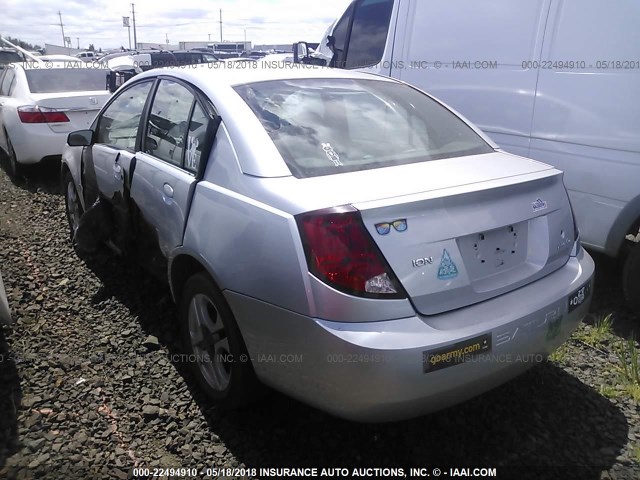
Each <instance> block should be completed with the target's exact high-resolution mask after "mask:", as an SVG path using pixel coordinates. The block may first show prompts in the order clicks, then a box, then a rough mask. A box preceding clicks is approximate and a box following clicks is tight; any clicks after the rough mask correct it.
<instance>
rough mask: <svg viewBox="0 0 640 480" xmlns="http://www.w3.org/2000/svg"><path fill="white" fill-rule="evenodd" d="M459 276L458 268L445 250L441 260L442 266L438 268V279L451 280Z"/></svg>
mask: <svg viewBox="0 0 640 480" xmlns="http://www.w3.org/2000/svg"><path fill="white" fill-rule="evenodd" d="M457 276H458V267H456V264H455V263H453V260H451V256H450V255H449V252H447V250H446V249H445V250H444V251H443V252H442V260H440V266H439V267H438V279H439V280H449V279H451V278H455V277H457Z"/></svg>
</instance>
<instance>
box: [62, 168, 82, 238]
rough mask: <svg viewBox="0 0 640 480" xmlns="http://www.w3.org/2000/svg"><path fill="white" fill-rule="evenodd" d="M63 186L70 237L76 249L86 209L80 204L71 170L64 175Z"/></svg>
mask: <svg viewBox="0 0 640 480" xmlns="http://www.w3.org/2000/svg"><path fill="white" fill-rule="evenodd" d="M62 185H63V188H64V200H65V202H64V203H65V211H66V213H67V221H68V222H69V237H70V239H71V243H72V244H73V246H74V248H76V247H77V242H76V233H77V231H78V226H79V225H80V218H82V215H83V214H84V209H83V208H82V204H81V203H80V197H79V196H78V191H77V190H76V184H75V182H74V181H73V176H72V175H71V172H70V171H69V170H67V171H66V172H65V174H64V177H63V179H62Z"/></svg>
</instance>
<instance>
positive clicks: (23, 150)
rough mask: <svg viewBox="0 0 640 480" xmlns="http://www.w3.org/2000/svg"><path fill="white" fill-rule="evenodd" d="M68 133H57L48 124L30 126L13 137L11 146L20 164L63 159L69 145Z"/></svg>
mask: <svg viewBox="0 0 640 480" xmlns="http://www.w3.org/2000/svg"><path fill="white" fill-rule="evenodd" d="M67 135H68V134H67V133H55V132H53V131H51V128H49V126H48V125H47V124H30V125H27V126H26V127H24V130H23V131H22V132H21V133H20V134H18V135H16V134H14V135H12V136H11V145H12V146H13V150H14V151H15V154H16V159H17V160H18V163H21V164H34V163H39V162H41V161H42V160H43V159H44V158H45V157H61V156H62V149H63V148H64V146H65V145H66V143H67Z"/></svg>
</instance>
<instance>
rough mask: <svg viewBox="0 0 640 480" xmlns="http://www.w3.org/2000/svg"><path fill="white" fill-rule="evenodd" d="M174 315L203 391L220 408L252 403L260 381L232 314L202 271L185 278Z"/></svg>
mask: <svg viewBox="0 0 640 480" xmlns="http://www.w3.org/2000/svg"><path fill="white" fill-rule="evenodd" d="M178 314H179V317H180V328H181V330H182V340H183V345H184V349H185V352H186V353H187V355H189V360H188V363H189V368H190V369H191V370H192V372H193V374H194V375H195V377H196V379H197V381H198V383H199V385H200V387H201V388H202V390H203V391H204V393H206V394H207V396H208V397H209V398H210V399H211V400H213V401H214V402H215V403H216V404H218V405H219V406H221V407H224V408H229V409H234V408H239V407H243V406H246V405H248V404H250V403H253V402H254V401H255V400H256V399H257V398H258V396H259V393H260V390H261V389H260V384H259V382H258V380H257V378H256V376H255V373H254V371H253V367H252V365H251V361H250V360H249V356H248V353H247V349H246V347H245V344H244V341H243V340H242V335H241V333H240V330H239V329H238V326H237V324H236V321H235V319H234V318H233V313H232V312H231V309H230V308H229V306H228V305H227V302H226V300H225V299H224V296H223V295H222V293H221V292H220V290H219V289H218V288H217V287H216V285H215V284H214V282H213V281H212V280H211V278H210V277H209V276H208V275H207V274H206V273H198V274H196V275H193V276H192V277H191V278H189V279H188V280H187V282H186V283H185V285H184V288H183V290H182V296H181V299H180V305H179V311H178Z"/></svg>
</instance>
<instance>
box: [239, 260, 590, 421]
mask: <svg viewBox="0 0 640 480" xmlns="http://www.w3.org/2000/svg"><path fill="white" fill-rule="evenodd" d="M593 273H594V263H593V260H592V259H591V257H590V256H589V255H588V254H587V253H586V252H585V251H584V250H582V251H581V252H580V254H579V255H578V256H577V257H571V258H570V260H569V261H568V262H567V264H566V265H565V266H563V267H562V268H560V269H559V270H557V271H555V272H553V273H552V274H550V275H547V276H546V277H544V278H542V279H540V280H538V281H536V282H534V283H531V284H529V285H527V286H525V287H522V288H519V289H517V290H515V291H512V292H510V293H507V294H504V295H501V296H499V297H496V298H493V299H491V300H488V301H485V302H482V303H479V304H475V305H472V306H470V307H466V308H462V309H458V310H455V311H451V312H447V313H444V314H440V315H435V316H432V317H424V316H417V315H416V316H414V317H410V318H402V319H397V320H390V321H382V322H364V323H337V322H329V321H324V320H320V319H314V318H309V317H306V316H303V315H300V314H296V313H293V312H290V311H286V310H283V309H280V308H278V307H275V306H273V305H269V304H265V303H263V302H260V301H258V300H255V299H251V298H248V297H246V296H243V295H239V294H236V293H232V292H226V296H227V299H228V301H229V304H230V306H231V308H232V310H233V312H234V314H235V316H236V319H237V321H238V325H239V327H240V330H241V331H242V334H243V337H244V340H245V343H246V345H247V349H248V352H249V357H250V360H251V361H252V363H253V366H254V368H255V371H256V374H257V375H258V377H259V378H260V379H261V380H262V381H263V382H265V383H266V384H268V385H270V386H272V387H274V388H275V389H277V390H280V391H282V392H284V393H287V394H288V395H291V396H293V397H296V398H298V399H300V400H302V401H304V402H306V403H309V404H311V405H314V406H316V407H318V408H319V409H322V410H325V411H328V412H330V413H332V414H334V415H337V416H339V417H344V418H347V419H351V420H357V421H393V420H399V419H403V418H409V417H413V416H417V415H420V414H424V413H428V412H431V411H435V410H438V409H442V408H446V407H448V406H451V405H453V404H456V403H459V402H462V401H464V400H467V399H469V398H471V397H474V396H476V395H478V394H481V393H483V392H485V391H487V390H490V389H492V388H494V387H496V386H498V385H500V384H502V383H504V382H506V381H507V380H509V379H511V378H513V377H515V376H517V375H519V374H521V373H523V372H524V371H526V370H527V369H529V368H530V367H532V366H533V365H535V364H536V363H538V362H540V361H542V360H543V359H545V358H546V357H547V355H549V354H550V353H551V352H553V351H554V350H555V349H556V348H558V347H559V346H560V345H561V344H562V343H563V342H564V341H565V340H567V338H568V337H569V336H570V335H571V333H572V332H573V331H574V330H575V328H576V327H577V326H578V324H579V323H580V321H581V320H582V318H583V317H584V316H585V315H586V314H587V313H588V310H589V305H590V303H591V295H590V294H589V295H588V296H587V297H586V298H584V299H583V300H582V302H581V303H580V304H579V305H577V306H576V307H575V308H573V309H572V310H571V311H569V297H570V296H571V297H573V296H574V294H575V293H576V292H577V291H578V290H579V289H580V288H581V287H582V286H584V285H590V287H591V288H590V290H591V292H592V291H593ZM470 318H472V319H473V321H472V322H470V321H469V320H470ZM469 339H476V340H474V341H477V342H480V341H482V339H484V340H488V341H489V343H490V345H491V347H490V349H489V350H485V351H482V352H481V353H479V354H478V353H476V354H474V355H472V356H467V357H466V361H465V362H463V363H457V364H450V365H449V366H446V367H445V368H440V369H435V368H436V364H437V367H442V366H443V363H441V362H440V363H439V361H440V360H442V359H444V358H447V359H449V360H451V359H452V357H451V355H449V356H447V354H446V352H448V351H452V349H453V350H457V349H459V348H461V346H460V345H459V343H460V342H463V341H466V340H469ZM473 343H474V342H471V344H473ZM454 346H455V348H453V347H454ZM433 354H436V355H438V354H439V355H440V356H439V357H435V359H434V355H433ZM243 360H244V359H240V361H243ZM425 360H426V362H425ZM436 360H437V361H436ZM432 362H435V364H432ZM445 363H446V362H445ZM425 369H426V370H433V371H428V372H427V373H425Z"/></svg>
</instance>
